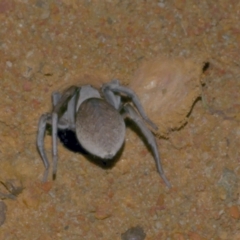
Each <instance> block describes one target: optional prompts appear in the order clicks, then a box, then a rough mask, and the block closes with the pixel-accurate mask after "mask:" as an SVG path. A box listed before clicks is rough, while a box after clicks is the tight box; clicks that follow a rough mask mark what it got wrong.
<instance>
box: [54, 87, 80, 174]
mask: <svg viewBox="0 0 240 240" xmlns="http://www.w3.org/2000/svg"><path fill="white" fill-rule="evenodd" d="M78 89H79V88H78V87H76V86H72V87H70V88H68V89H67V90H66V91H65V92H64V93H63V94H62V96H61V97H60V98H59V96H60V95H58V94H57V93H56V95H53V104H54V103H56V102H57V103H56V105H55V106H54V108H53V111H52V123H51V125H52V155H53V178H55V177H56V173H57V162H58V156H57V130H58V128H61V129H66V128H70V129H71V128H72V127H74V126H75V125H74V110H75V104H74V103H75V99H76V96H74V95H76V93H77V90H78ZM69 113H70V114H69ZM62 116H66V117H67V119H65V120H66V121H61V117H62ZM73 125H74V126H73Z"/></svg>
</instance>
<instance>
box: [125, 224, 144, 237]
mask: <svg viewBox="0 0 240 240" xmlns="http://www.w3.org/2000/svg"><path fill="white" fill-rule="evenodd" d="M145 238H146V234H145V233H144V231H143V229H142V228H141V227H140V226H136V227H132V228H130V229H128V230H127V231H126V232H125V233H122V235H121V239H122V240H144V239H145Z"/></svg>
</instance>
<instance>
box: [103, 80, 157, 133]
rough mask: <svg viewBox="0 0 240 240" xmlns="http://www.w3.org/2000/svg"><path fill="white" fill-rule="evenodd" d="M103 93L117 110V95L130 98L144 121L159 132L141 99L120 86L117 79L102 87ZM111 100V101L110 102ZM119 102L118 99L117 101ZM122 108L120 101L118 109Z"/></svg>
mask: <svg viewBox="0 0 240 240" xmlns="http://www.w3.org/2000/svg"><path fill="white" fill-rule="evenodd" d="M102 92H103V94H104V96H105V98H106V100H107V101H108V102H109V103H110V104H112V105H113V106H114V107H115V108H116V106H115V104H114V100H115V99H114V96H113V95H115V98H116V93H118V94H122V93H123V94H125V95H126V96H127V97H129V98H130V99H131V101H132V103H133V104H134V105H135V107H136V109H137V110H138V112H139V114H140V115H141V117H142V118H143V119H144V121H145V122H146V123H147V124H148V125H149V126H151V128H152V129H153V130H154V131H157V130H158V127H157V126H156V125H155V124H154V123H153V122H152V121H151V120H150V119H149V118H148V116H147V114H146V113H145V111H144V109H143V106H142V104H141V102H140V100H139V98H138V97H137V95H136V93H135V92H134V91H133V90H131V89H130V88H127V87H124V86H122V85H120V83H119V81H118V80H117V79H114V80H112V81H111V82H110V83H105V84H103V86H102ZM109 100H110V101H109ZM117 100H118V99H117ZM120 107H121V106H120V102H119V100H118V108H116V109H119V108H120Z"/></svg>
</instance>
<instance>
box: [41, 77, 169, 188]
mask: <svg viewBox="0 0 240 240" xmlns="http://www.w3.org/2000/svg"><path fill="white" fill-rule="evenodd" d="M123 97H127V100H128V101H126V102H124V103H123V101H122V98H123ZM52 102H53V110H52V112H51V113H45V114H43V115H42V116H41V117H40V119H39V125H38V134H37V148H38V151H39V153H40V155H41V158H42V161H43V164H44V166H45V172H44V176H43V181H44V182H45V181H47V177H48V171H49V161H48V159H47V156H46V153H45V150H44V135H45V131H46V127H47V126H48V125H50V126H51V128H52V156H53V177H54V176H56V172H57V162H58V155H57V131H58V129H60V130H64V129H67V130H71V131H73V132H75V133H76V136H77V139H78V141H79V143H80V144H81V146H82V147H83V148H84V149H86V150H87V151H88V152H89V153H90V154H92V155H93V156H96V157H99V158H101V159H104V161H107V160H111V159H112V158H113V157H114V156H115V155H116V153H117V152H118V151H119V150H120V149H121V147H122V145H123V143H124V139H125V132H126V126H125V122H124V120H125V119H126V118H129V119H130V120H132V121H133V122H134V123H135V124H136V125H137V126H138V128H139V129H140V131H141V132H142V134H143V136H144V137H145V138H146V140H147V142H148V144H149V146H150V148H151V150H152V154H153V156H154V159H155V161H156V165H157V170H158V172H159V174H160V176H161V177H162V179H163V181H164V182H165V184H166V185H167V187H169V188H170V187H171V184H170V182H169V181H168V180H167V178H166V176H165V174H164V172H163V168H162V165H161V160H160V156H159V153H158V147H157V144H156V140H155V137H154V135H153V134H152V132H151V131H150V130H149V129H148V127H147V126H146V124H147V125H148V126H149V127H150V128H152V129H153V130H157V126H156V125H155V124H154V123H153V122H152V121H151V120H150V119H149V118H148V117H147V115H146V113H145V111H144V109H143V107H142V105H141V103H140V101H139V99H138V97H137V95H136V94H135V93H134V92H133V91H132V90H131V89H130V88H127V87H124V86H122V85H121V84H120V82H119V81H118V80H116V79H115V80H112V81H111V82H109V83H105V84H103V85H102V87H101V89H100V91H99V90H97V89H96V88H94V87H92V86H91V85H84V86H80V87H77V86H71V87H69V88H67V89H66V90H65V91H64V92H63V93H62V94H61V93H59V92H53V93H52Z"/></svg>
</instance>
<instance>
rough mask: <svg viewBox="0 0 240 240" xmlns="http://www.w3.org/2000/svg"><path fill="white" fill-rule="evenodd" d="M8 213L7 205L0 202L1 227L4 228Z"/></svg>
mask: <svg viewBox="0 0 240 240" xmlns="http://www.w3.org/2000/svg"><path fill="white" fill-rule="evenodd" d="M6 212H7V205H6V204H5V203H4V202H3V201H0V226H2V225H3V223H4V222H5V220H6Z"/></svg>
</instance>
